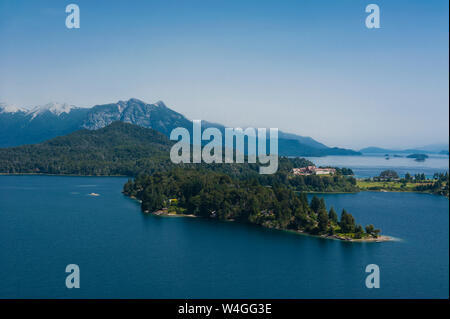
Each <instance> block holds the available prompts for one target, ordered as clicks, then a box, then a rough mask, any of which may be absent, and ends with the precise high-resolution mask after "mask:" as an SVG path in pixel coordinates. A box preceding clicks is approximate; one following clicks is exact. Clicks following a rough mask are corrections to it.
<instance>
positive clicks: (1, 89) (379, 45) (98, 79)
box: [0, 0, 449, 148]
mask: <svg viewBox="0 0 450 319" xmlns="http://www.w3.org/2000/svg"><path fill="white" fill-rule="evenodd" d="M69 3H76V4H78V5H79V7H80V11H81V28H80V29H77V30H75V29H72V30H69V29H67V28H66V27H65V19H66V15H67V14H66V13H65V6H66V5H67V4H69ZM369 3H376V4H378V5H379V6H380V8H381V29H377V30H374V29H372V30H369V29H367V28H366V27H365V24H364V21H365V17H366V15H367V14H366V13H365V6H366V5H367V4H369ZM448 10H449V8H448V1H447V0H445V1H444V0H442V1H425V0H422V1H413V0H409V1H394V0H390V1H375V0H367V1H357V0H330V1H300V0H297V1H282V0H278V1H263V0H258V1H249V0H240V1H234V0H226V1H217V0H214V1H211V0H209V1H196V0H183V1H170V0H164V1H150V0H149V1H99V0H96V1H92V0H90V1H16V0H9V1H8V0H0V72H1V73H0V74H1V76H0V101H3V102H6V103H10V104H14V105H20V106H30V105H39V104H45V103H47V102H49V101H58V102H67V103H70V104H75V105H78V106H92V105H95V104H103V103H108V102H115V101H117V100H119V99H128V98H130V97H136V98H140V99H142V100H144V101H146V102H149V103H151V102H155V101H157V100H163V101H164V102H166V104H167V105H168V106H169V107H171V108H173V109H175V110H176V111H178V112H181V113H183V114H185V115H186V116H187V117H189V118H191V119H204V120H210V121H216V122H221V123H224V124H226V125H230V126H246V125H251V126H254V127H266V126H271V127H278V128H280V129H282V130H284V131H288V132H292V133H298V134H301V135H308V136H312V137H313V138H315V139H317V140H319V141H321V142H323V143H325V144H327V145H330V146H342V147H351V148H360V147H364V146H370V145H376V146H384V147H411V146H420V145H425V144H431V143H441V142H448V130H449V122H448V116H449V108H448V103H449V92H448V85H449V83H448V82H449V79H448V76H449V74H448V67H449V65H448V58H449V51H448V45H449V43H448V36H449V34H448V30H449V20H448Z"/></svg>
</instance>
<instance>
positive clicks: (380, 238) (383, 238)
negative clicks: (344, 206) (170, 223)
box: [130, 197, 395, 243]
mask: <svg viewBox="0 0 450 319" xmlns="http://www.w3.org/2000/svg"><path fill="white" fill-rule="evenodd" d="M130 198H131V197H130ZM133 199H136V200H137V201H139V202H141V201H140V200H138V199H137V198H136V197H134V198H133ZM143 213H144V214H147V215H152V216H158V217H175V218H176V217H187V218H202V217H200V216H196V215H194V214H177V213H168V212H166V211H163V210H158V211H155V212H150V211H148V210H147V211H144V212H143ZM203 218H204V219H208V218H206V217H203ZM221 221H223V222H234V221H235V220H221ZM249 224H250V225H254V226H259V227H263V228H266V229H272V230H277V231H284V232H289V233H293V234H296V235H303V236H310V237H316V238H322V239H331V240H339V241H345V242H351V243H381V242H387V241H395V238H393V237H390V236H387V235H380V236H378V237H370V238H350V237H345V236H339V235H314V234H309V233H306V232H304V231H302V230H293V229H281V228H274V227H267V226H264V225H259V224H252V223H249Z"/></svg>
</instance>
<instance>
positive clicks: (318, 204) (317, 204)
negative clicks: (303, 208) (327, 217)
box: [309, 195, 322, 214]
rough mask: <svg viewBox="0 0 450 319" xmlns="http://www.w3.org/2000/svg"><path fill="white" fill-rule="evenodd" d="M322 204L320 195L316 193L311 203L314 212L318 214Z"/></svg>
mask: <svg viewBox="0 0 450 319" xmlns="http://www.w3.org/2000/svg"><path fill="white" fill-rule="evenodd" d="M321 206H322V203H321V200H320V199H319V197H317V196H316V195H314V196H313V198H312V199H311V204H309V207H310V208H311V210H312V211H313V212H314V213H316V214H317V213H318V212H319V209H320V207H321Z"/></svg>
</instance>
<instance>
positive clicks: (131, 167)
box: [0, 122, 172, 176]
mask: <svg viewBox="0 0 450 319" xmlns="http://www.w3.org/2000/svg"><path fill="white" fill-rule="evenodd" d="M171 145H172V142H171V141H170V140H169V139H168V138H167V137H166V136H165V135H163V134H161V133H159V132H157V131H154V130H151V129H143V128H140V127H138V126H135V125H132V124H126V123H121V122H115V123H112V124H111V125H109V126H107V127H105V128H102V129H99V130H87V129H83V130H79V131H76V132H74V133H71V134H69V135H67V136H61V137H56V138H54V139H51V140H49V141H46V142H43V143H40V144H35V145H23V146H17V147H12V148H3V149H0V172H2V173H45V174H79V175H130V176H131V175H134V174H136V173H138V172H149V173H150V172H152V171H154V170H155V169H162V168H163V167H161V166H164V165H168V164H167V163H168V162H169V156H168V154H169V150H170V146H171Z"/></svg>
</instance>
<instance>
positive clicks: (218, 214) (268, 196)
mask: <svg viewBox="0 0 450 319" xmlns="http://www.w3.org/2000/svg"><path fill="white" fill-rule="evenodd" d="M123 192H124V194H125V195H127V196H130V197H132V198H136V199H138V200H140V201H141V209H142V211H143V212H144V213H152V214H155V215H163V216H164V215H165V216H189V217H193V216H194V217H204V218H212V219H218V220H223V221H237V222H243V223H251V224H257V225H260V226H263V227H267V228H273V229H279V230H288V231H293V232H297V233H303V234H308V235H314V236H320V237H323V238H329V239H338V240H345V241H375V242H378V241H386V240H391V238H390V237H387V236H381V235H380V230H379V229H376V228H375V227H374V226H373V225H367V226H366V227H365V228H363V227H362V226H361V225H359V224H356V222H355V219H354V217H353V216H352V215H351V214H350V213H348V212H347V211H346V210H343V211H342V213H341V217H340V219H339V218H338V215H337V213H336V211H335V210H334V208H333V207H331V208H330V210H329V211H327V209H326V205H325V201H324V200H323V199H319V198H318V197H316V196H314V197H313V198H312V200H311V202H309V203H308V200H307V198H306V194H305V193H296V192H294V191H293V190H292V189H290V188H288V187H286V186H285V185H282V184H275V185H274V186H273V187H268V186H264V185H262V184H261V183H259V182H258V180H257V179H249V180H239V179H234V178H231V177H230V176H228V175H225V174H222V173H216V172H208V171H199V170H186V169H185V170H182V169H174V170H172V171H169V172H165V173H159V172H158V173H154V174H152V175H140V176H138V177H137V178H135V179H134V180H129V181H128V182H127V183H126V184H125V185H124V189H123Z"/></svg>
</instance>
